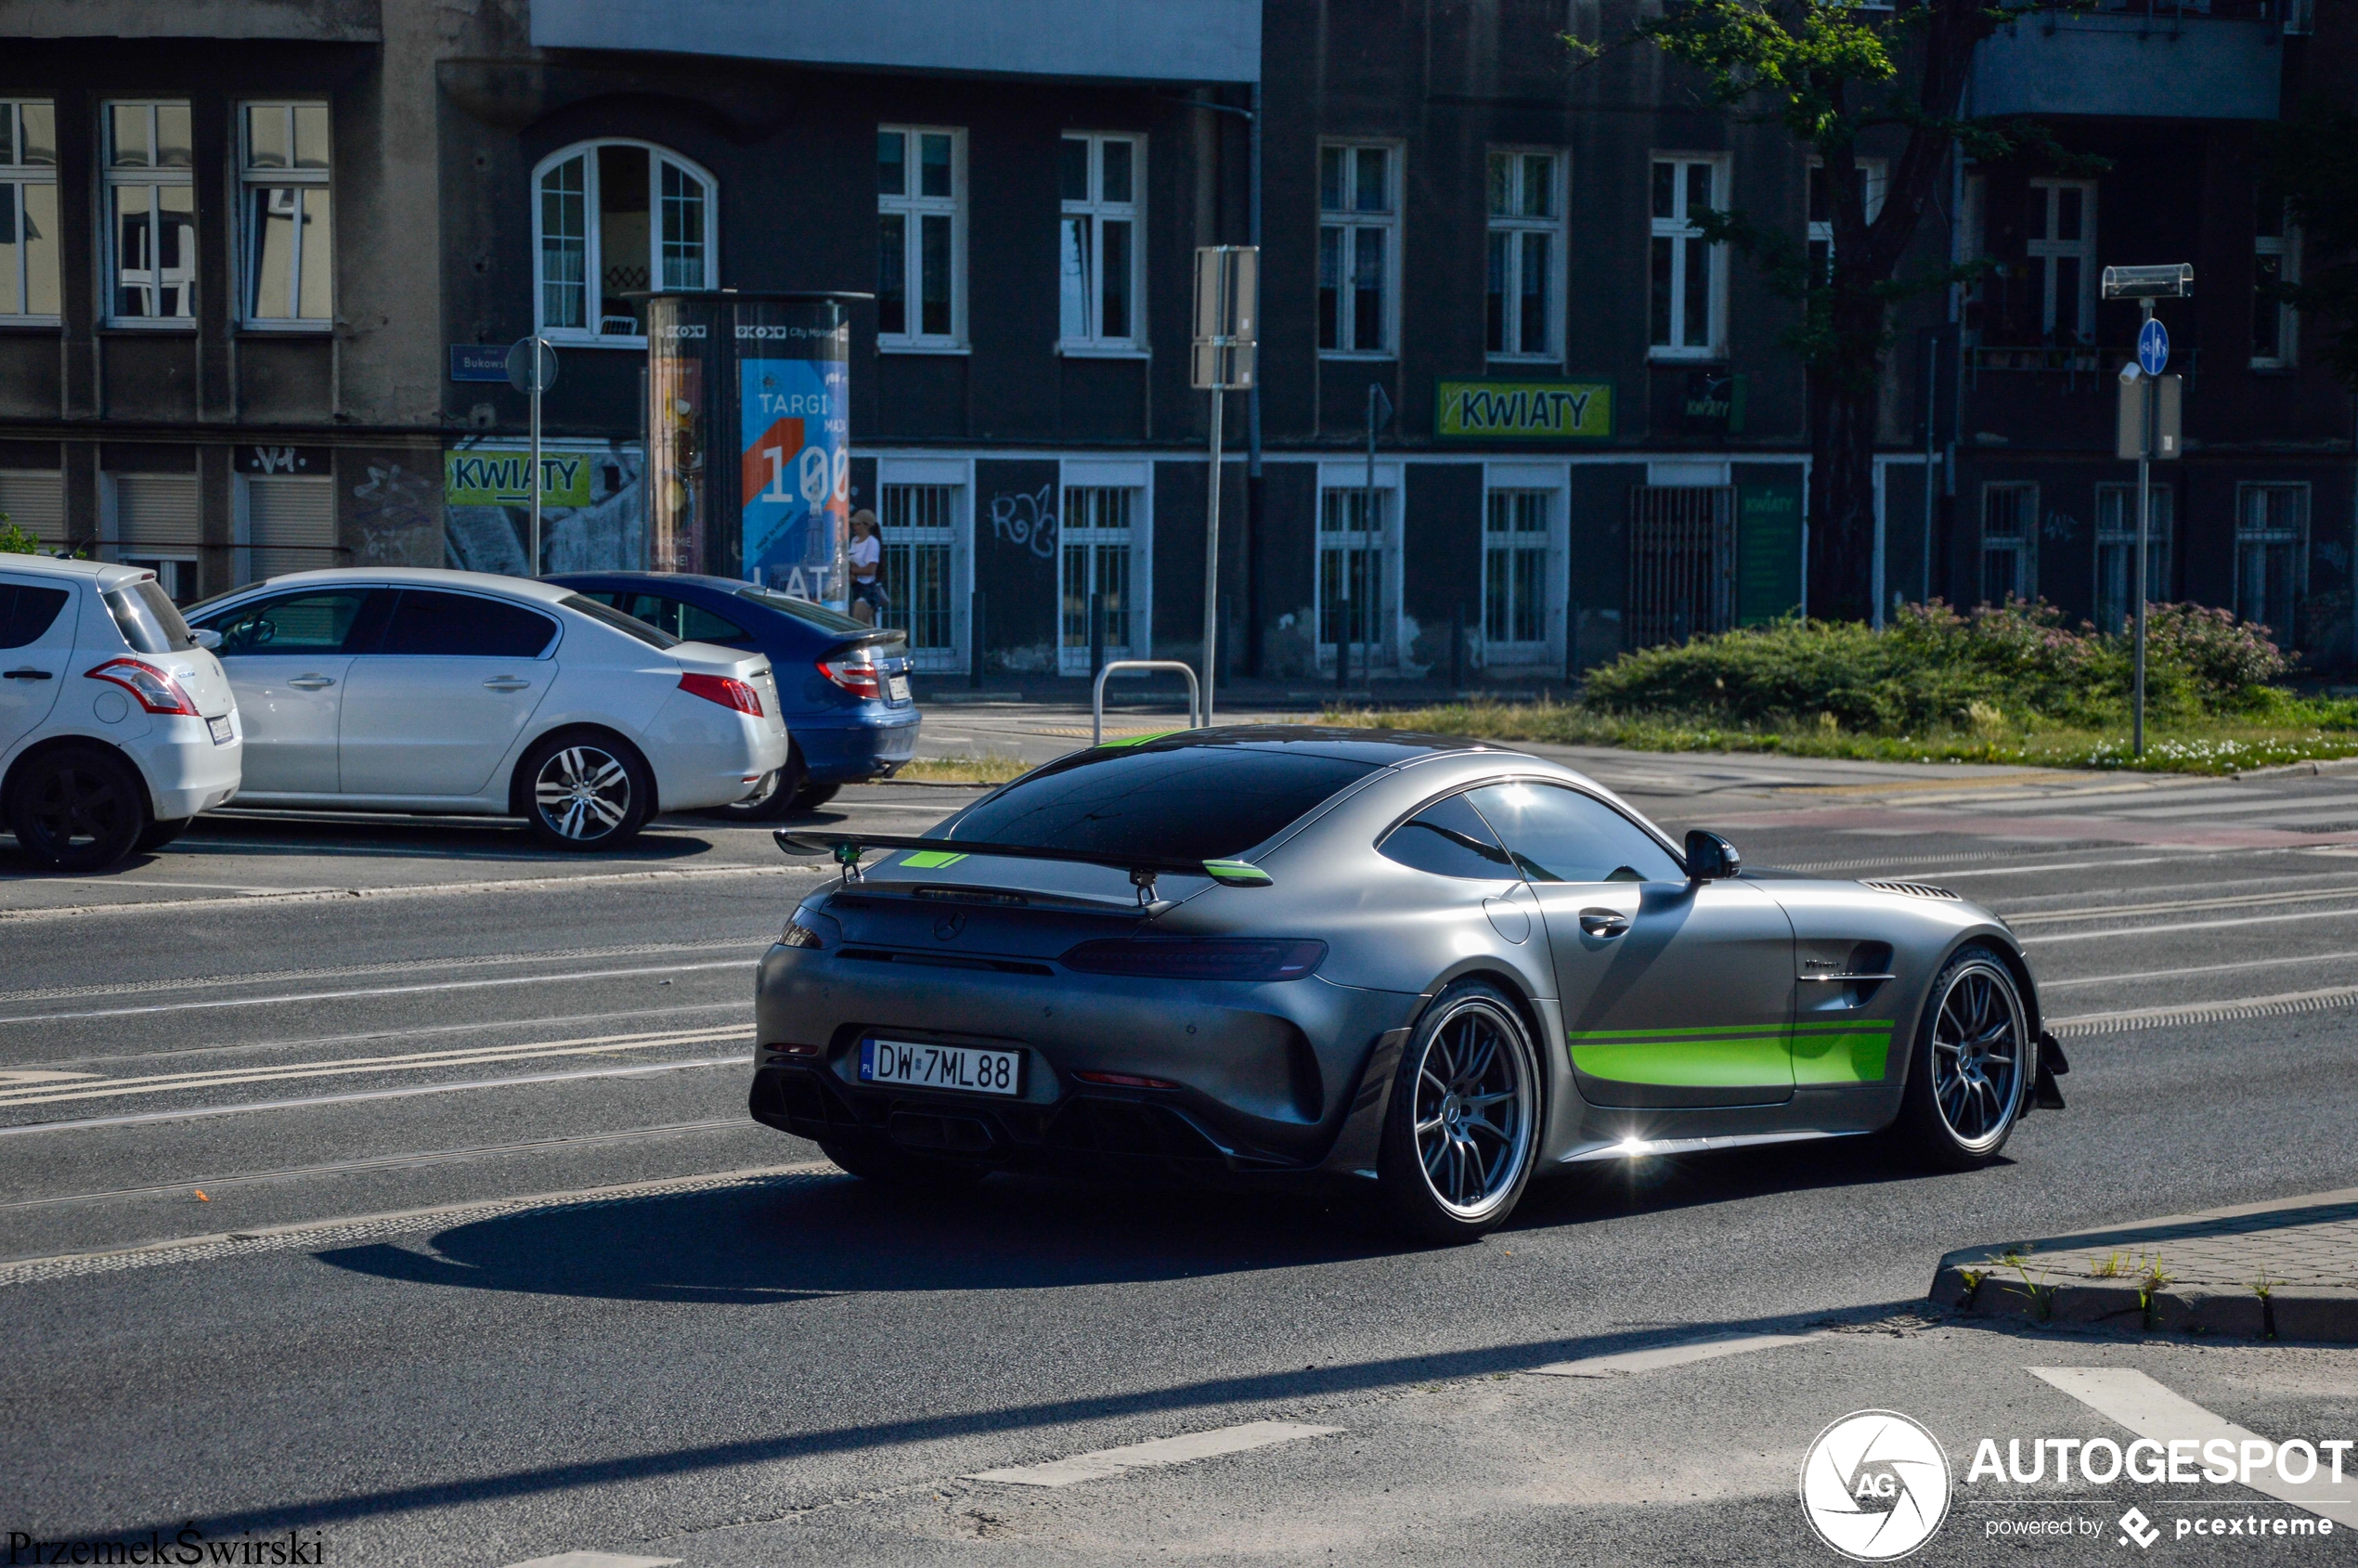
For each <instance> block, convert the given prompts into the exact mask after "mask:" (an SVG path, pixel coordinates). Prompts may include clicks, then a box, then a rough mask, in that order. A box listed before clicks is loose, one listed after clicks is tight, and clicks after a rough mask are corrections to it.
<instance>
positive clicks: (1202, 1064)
mask: <svg viewBox="0 0 2358 1568" xmlns="http://www.w3.org/2000/svg"><path fill="white" fill-rule="evenodd" d="M908 956H909V957H911V958H913V959H915V960H917V961H916V962H911V963H896V962H891V961H890V960H883V959H861V960H851V959H845V958H841V957H839V956H838V954H837V952H810V951H808V950H798V949H790V948H784V947H773V948H772V949H771V952H770V954H769V956H768V957H766V958H765V959H764V960H763V962H762V965H761V973H760V981H759V986H758V992H757V999H756V1017H757V1020H758V1029H759V1032H760V1039H761V1042H762V1043H761V1045H760V1047H759V1049H758V1052H757V1054H756V1058H755V1074H754V1081H753V1084H752V1092H751V1095H750V1102H749V1109H750V1110H751V1112H752V1115H753V1117H754V1119H755V1120H756V1121H761V1122H763V1123H765V1124H767V1125H769V1126H772V1127H776V1128H778V1129H780V1130H781V1131H784V1132H790V1133H794V1134H797V1135H798V1136H802V1137H808V1138H812V1139H829V1138H842V1137H847V1136H855V1137H873V1138H881V1139H885V1140H887V1141H890V1142H892V1143H894V1144H896V1145H899V1146H900V1147H906V1148H909V1149H911V1150H913V1151H917V1152H923V1153H926V1154H931V1155H935V1156H937V1157H939V1158H946V1159H953V1160H961V1161H964V1162H968V1163H972V1164H977V1165H983V1166H989V1167H992V1168H1003V1169H1017V1170H1065V1171H1075V1170H1080V1169H1084V1168H1088V1167H1091V1166H1096V1167H1107V1166H1131V1167H1138V1166H1153V1167H1159V1168H1160V1169H1162V1170H1164V1171H1166V1172H1173V1173H1184V1174H1186V1175H1190V1176H1194V1177H1197V1178H1218V1177H1224V1176H1274V1175H1284V1174H1288V1173H1291V1174H1297V1175H1309V1174H1314V1173H1322V1172H1323V1173H1366V1172H1367V1171H1371V1170H1372V1169H1373V1165H1374V1158H1375V1154H1374V1129H1375V1126H1376V1122H1377V1121H1378V1120H1379V1119H1380V1112H1381V1106H1382V1088H1383V1085H1384V1084H1385V1083H1386V1082H1389V1078H1390V1072H1391V1068H1392V1063H1393V1059H1394V1058H1395V1057H1396V1056H1397V1043H1398V1039H1399V1036H1400V1034H1401V1032H1402V1026H1403V1025H1405V1023H1406V1020H1407V1018H1408V1017H1409V1016H1410V1015H1411V1014H1412V1013H1413V1010H1414V1009H1415V1008H1416V1006H1417V1005H1418V1004H1419V998H1418V997H1417V996H1415V995H1413V994H1404V993H1398V992H1393V991H1364V990H1359V989H1356V988H1354V987H1349V986H1338V985H1331V984H1328V983H1327V982H1325V981H1322V980H1318V979H1315V978H1312V979H1306V980H1296V981H1288V982H1282V983H1274V984H1267V985H1248V984H1231V985H1196V984H1185V983H1177V982H1168V981H1144V980H1134V979H1114V978H1106V977H1099V976H1085V975H1078V974H1069V973H1066V972H1064V971H1062V970H1061V969H1058V968H1055V967H1053V966H1050V965H1025V967H1026V968H1028V969H1034V970H1037V971H1039V972H1038V973H1008V972H1002V971H998V970H993V969H988V968H942V967H937V966H934V965H929V964H926V963H925V962H924V961H923V960H924V959H925V958H926V957H927V956H930V955H922V954H912V955H908ZM872 1033H876V1034H882V1035H885V1036H887V1037H888V1038H893V1039H899V1040H911V1039H914V1040H920V1041H939V1042H941V1043H968V1044H977V1045H989V1046H991V1047H994V1048H999V1049H1010V1048H1014V1049H1021V1050H1023V1051H1024V1052H1025V1053H1026V1060H1027V1066H1026V1069H1025V1075H1026V1082H1025V1092H1024V1093H1023V1095H1021V1096H1019V1097H1000V1096H993V1095H973V1094H958V1093H952V1092H947V1091H939V1090H925V1089H910V1088H906V1087H902V1086H899V1085H893V1086H879V1085H875V1084H866V1083H862V1082H860V1081H859V1065H858V1064H859V1048H860V1042H861V1040H862V1038H863V1037H865V1036H867V1035H869V1034H872ZM790 1044H792V1045H799V1046H801V1047H803V1048H804V1049H805V1050H806V1051H810V1052H813V1053H815V1054H812V1055H788V1054H786V1053H785V1051H784V1049H783V1047H785V1046H787V1045H790ZM1083 1072H1107V1073H1119V1074H1124V1075H1129V1076H1134V1077H1148V1078H1156V1079H1160V1080H1163V1081H1165V1082H1168V1083H1170V1084H1171V1085H1173V1086H1172V1087H1170V1088H1165V1089H1151V1088H1134V1087H1118V1086H1113V1085H1100V1084H1093V1083H1090V1082H1086V1081H1085V1080H1083V1079H1082V1078H1081V1077H1080V1076H1079V1075H1080V1074H1082V1073H1083ZM1371 1091H1372V1092H1371Z"/></svg>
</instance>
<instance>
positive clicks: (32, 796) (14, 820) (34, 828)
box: [7, 745, 154, 871]
mask: <svg viewBox="0 0 2358 1568" xmlns="http://www.w3.org/2000/svg"><path fill="white" fill-rule="evenodd" d="M7 807H8V825H9V827H10V828H12V829H13V830H15V833H16V836H17V843H18V845H19V847H21V848H22V849H23V850H24V852H25V853H26V854H27V855H29V856H31V857H32V860H33V861H34V862H36V863H38V864H40V865H42V866H45V867H46V868H47V869H49V870H51V871H97V870H98V869H99V868H100V867H102V866H110V865H112V864H114V863H115V862H117V861H120V860H122V859H123V857H124V856H126V855H129V854H131V853H132V852H133V851H134V850H136V849H138V848H139V841H140V839H141V837H142V836H144V835H145V834H146V833H147V832H148V830H149V823H151V822H153V821H154V818H153V816H152V814H151V812H150V810H149V804H148V786H147V784H146V781H144V780H142V779H141V778H140V777H139V773H138V770H136V769H135V768H133V767H132V766H131V764H130V763H128V762H126V761H124V760H123V758H120V757H118V756H116V755H115V754H114V753H113V752H110V751H106V750H102V749H100V748H99V747H97V746H95V745H69V746H59V747H58V748H57V749H56V750H54V751H47V752H44V753H43V754H42V755H40V756H39V757H36V758H33V759H32V761H30V762H27V763H24V764H23V765H21V766H20V767H19V768H18V770H17V774H16V777H15V778H14V779H13V780H12V781H11V782H10V785H9V789H8V801H7Z"/></svg>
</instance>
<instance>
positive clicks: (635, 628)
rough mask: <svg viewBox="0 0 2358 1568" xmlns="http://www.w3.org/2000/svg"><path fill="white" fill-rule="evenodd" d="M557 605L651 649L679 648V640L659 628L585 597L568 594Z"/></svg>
mask: <svg viewBox="0 0 2358 1568" xmlns="http://www.w3.org/2000/svg"><path fill="white" fill-rule="evenodd" d="M557 603H560V604H563V605H564V607H565V608H566V609H568V610H577V611H579V612H580V613H581V614H583V615H585V616H589V618H590V619H591V620H593V621H596V622H597V623H599V624H600V625H601V626H610V627H612V628H615V630H616V631H619V632H624V633H626V634H628V635H629V636H632V637H635V638H637V639H638V640H639V641H641V642H644V643H647V644H649V645H650V646H652V647H656V648H677V647H678V646H680V639H678V638H677V637H674V636H672V635H671V633H669V632H667V631H666V630H664V629H663V628H661V627H658V626H649V625H648V624H647V623H646V622H644V621H642V620H641V619H640V618H639V617H638V616H626V615H624V614H623V613H622V612H621V611H620V610H617V609H615V608H614V607H613V606H612V605H609V604H601V603H598V602H597V601H596V600H594V599H591V598H589V597H587V596H586V595H583V594H578V593H568V594H566V595H565V596H564V598H563V599H560V600H558V601H557Z"/></svg>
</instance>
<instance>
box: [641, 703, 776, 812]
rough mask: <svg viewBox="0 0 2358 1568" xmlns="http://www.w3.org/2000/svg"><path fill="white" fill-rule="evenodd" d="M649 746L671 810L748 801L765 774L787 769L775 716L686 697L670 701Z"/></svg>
mask: <svg viewBox="0 0 2358 1568" xmlns="http://www.w3.org/2000/svg"><path fill="white" fill-rule="evenodd" d="M645 741H646V744H645V745H642V746H641V748H640V749H641V754H642V755H643V756H645V758H646V759H647V765H648V766H649V767H651V768H653V769H654V774H655V797H656V799H657V800H658V801H659V802H660V803H661V805H662V809H663V810H667V811H689V810H699V809H701V808H703V807H706V806H726V805H729V804H730V803H732V801H738V800H743V799H744V798H745V797H746V796H747V795H749V794H751V793H752V792H753V790H754V788H755V785H756V784H758V782H759V780H760V778H761V776H762V775H763V774H765V773H772V772H775V771H778V770H779V769H780V768H783V767H784V766H785V764H786V732H785V730H784V727H783V726H782V725H781V724H780V723H779V722H778V720H777V719H775V718H774V717H764V718H760V719H756V718H754V717H753V716H752V715H750V714H745V713H739V712H737V711H736V710H735V709H733V708H727V707H723V706H720V705H719V703H715V702H707V701H706V700H705V699H704V698H702V697H699V696H694V695H693V694H691V693H686V692H674V693H671V695H670V696H668V697H667V698H666V699H665V701H664V704H663V706H661V707H660V708H658V709H656V711H655V717H654V722H653V723H651V724H650V725H649V726H648V729H647V734H646V737H645Z"/></svg>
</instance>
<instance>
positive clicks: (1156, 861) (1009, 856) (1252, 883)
mask: <svg viewBox="0 0 2358 1568" xmlns="http://www.w3.org/2000/svg"><path fill="white" fill-rule="evenodd" d="M771 836H772V837H773V838H775V839H776V840H777V841H778V848H779V849H783V850H784V851H785V852H786V853H787V854H789V855H827V856H830V857H832V858H833V859H834V861H835V862H836V865H838V866H840V867H841V868H842V869H843V875H844V879H845V880H846V881H853V880H857V879H858V877H859V875H860V857H861V856H862V855H864V854H866V853H867V852H868V851H869V850H871V849H906V850H908V851H909V852H910V859H909V860H908V861H906V862H903V863H904V864H907V865H911V866H913V867H916V868H917V869H919V870H925V869H929V868H934V867H939V866H946V865H950V864H952V863H953V862H958V861H962V860H965V858H966V857H967V856H968V855H981V856H988V857H990V858H991V859H994V860H1010V861H1060V862H1065V863H1067V864H1071V865H1102V866H1110V867H1111V868H1112V869H1114V870H1115V871H1126V872H1128V873H1129V874H1130V882H1131V885H1132V886H1133V887H1134V888H1137V889H1138V890H1139V894H1140V896H1141V897H1142V898H1143V897H1145V896H1147V893H1148V892H1149V890H1150V889H1152V888H1153V887H1154V885H1155V878H1157V877H1158V876H1163V875H1170V876H1209V877H1211V879H1212V880H1213V881H1214V882H1217V883H1219V884H1220V885H1221V886H1222V887H1224V888H1267V887H1270V886H1272V885H1273V879H1272V878H1271V876H1270V875H1269V874H1268V873H1267V872H1265V871H1263V870H1262V869H1261V868H1260V867H1259V866H1257V865H1254V864H1253V863H1251V862H1250V861H1191V860H1184V859H1181V858H1180V857H1178V856H1176V855H1141V854H1137V853H1134V852H1132V851H1127V850H1115V849H1047V848H1045V847H1043V846H1040V845H1033V844H982V843H970V842H968V841H966V840H965V839H959V838H919V837H917V836H914V835H913V834H903V833H853V832H847V831H842V830H834V829H826V828H788V827H782V828H779V829H778V830H777V831H776V832H775V833H773V834H772V835H771Z"/></svg>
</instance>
